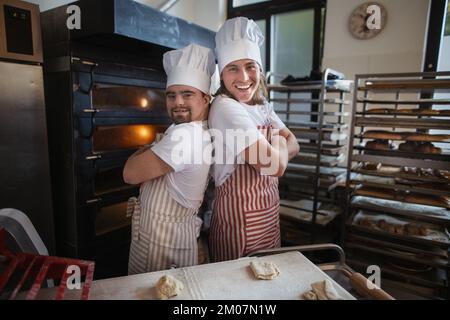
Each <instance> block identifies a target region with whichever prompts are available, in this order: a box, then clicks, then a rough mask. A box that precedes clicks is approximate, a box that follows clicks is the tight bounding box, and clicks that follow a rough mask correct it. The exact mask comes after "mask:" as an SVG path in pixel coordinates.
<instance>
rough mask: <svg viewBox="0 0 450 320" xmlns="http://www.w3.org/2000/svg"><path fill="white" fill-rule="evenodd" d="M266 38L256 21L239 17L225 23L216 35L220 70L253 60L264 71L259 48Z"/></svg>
mask: <svg viewBox="0 0 450 320" xmlns="http://www.w3.org/2000/svg"><path fill="white" fill-rule="evenodd" d="M263 42H264V36H263V34H262V32H261V30H260V29H259V27H258V25H257V24H256V23H255V21H253V20H251V19H248V18H245V17H237V18H233V19H229V20H227V21H225V23H224V24H223V25H222V27H220V29H219V31H217V33H216V55H217V61H218V64H219V70H220V72H222V70H223V68H224V67H225V66H226V65H227V64H229V63H230V62H233V61H236V60H241V59H252V60H255V61H256V62H258V64H259V66H260V67H261V69H262V63H261V53H260V51H259V47H260V46H261V45H262V44H263Z"/></svg>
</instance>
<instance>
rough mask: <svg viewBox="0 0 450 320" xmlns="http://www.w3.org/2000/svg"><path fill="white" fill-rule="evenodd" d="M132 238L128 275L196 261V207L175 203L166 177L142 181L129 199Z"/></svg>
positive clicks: (191, 263) (190, 263)
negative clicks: (135, 194) (137, 196)
mask: <svg viewBox="0 0 450 320" xmlns="http://www.w3.org/2000/svg"><path fill="white" fill-rule="evenodd" d="M128 204H129V206H128V208H129V210H130V213H131V211H132V232H131V233H132V239H131V246H130V256H129V261H128V274H137V273H144V272H151V271H157V270H165V269H169V268H171V267H186V266H192V265H195V264H197V261H198V254H197V250H198V249H197V232H198V225H196V219H197V218H196V216H197V211H198V209H191V208H185V207H183V206H182V205H180V204H179V203H178V202H176V201H175V200H174V199H173V198H172V197H171V196H170V194H169V191H168V190H167V187H166V176H162V177H159V178H157V179H154V180H150V181H147V182H145V183H144V184H143V185H142V187H141V192H140V195H139V199H136V198H130V200H129V203H128Z"/></svg>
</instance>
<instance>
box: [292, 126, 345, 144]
mask: <svg viewBox="0 0 450 320" xmlns="http://www.w3.org/2000/svg"><path fill="white" fill-rule="evenodd" d="M289 129H290V130H291V131H292V133H293V134H294V135H295V136H296V137H297V138H298V139H307V140H318V139H319V130H317V129H305V128H297V127H294V128H289ZM347 138H348V134H347V132H345V131H344V132H336V131H333V130H330V129H328V128H322V140H324V141H333V142H336V141H343V140H346V139H347Z"/></svg>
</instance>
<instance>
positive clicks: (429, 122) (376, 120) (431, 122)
mask: <svg viewBox="0 0 450 320" xmlns="http://www.w3.org/2000/svg"><path fill="white" fill-rule="evenodd" d="M355 125H356V126H366V127H393V128H394V127H395V128H417V129H443V130H448V129H449V128H450V120H449V119H429V118H422V119H411V118H398V117H397V118H392V117H389V118H388V117H385V118H380V117H367V116H366V117H356V118H355Z"/></svg>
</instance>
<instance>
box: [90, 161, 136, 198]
mask: <svg viewBox="0 0 450 320" xmlns="http://www.w3.org/2000/svg"><path fill="white" fill-rule="evenodd" d="M128 188H130V185H128V184H126V183H125V182H124V181H123V165H122V166H118V167H115V168H107V169H104V170H103V169H100V170H99V172H98V173H97V176H96V178H95V194H96V195H101V194H104V193H108V192H114V191H120V190H123V189H128Z"/></svg>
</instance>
